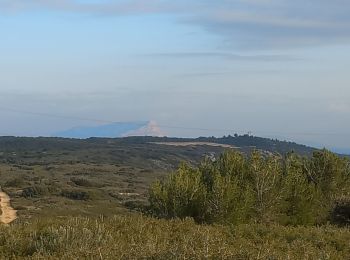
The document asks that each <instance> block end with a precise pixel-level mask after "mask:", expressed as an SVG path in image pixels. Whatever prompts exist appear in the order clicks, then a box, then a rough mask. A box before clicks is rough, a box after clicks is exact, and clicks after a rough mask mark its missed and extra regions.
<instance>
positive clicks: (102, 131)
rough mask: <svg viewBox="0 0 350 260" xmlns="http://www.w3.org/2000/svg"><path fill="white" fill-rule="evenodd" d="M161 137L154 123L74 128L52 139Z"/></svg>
mask: <svg viewBox="0 0 350 260" xmlns="http://www.w3.org/2000/svg"><path fill="white" fill-rule="evenodd" d="M146 135H147V136H163V134H162V131H161V130H160V128H159V127H158V126H157V123H156V122H154V121H141V122H116V123H113V124H108V125H100V126H92V127H76V128H72V129H69V130H66V131H62V132H58V133H56V134H54V135H53V136H54V137H63V138H77V139H86V138H90V137H101V138H116V137H126V136H146Z"/></svg>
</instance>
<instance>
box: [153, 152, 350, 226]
mask: <svg viewBox="0 0 350 260" xmlns="http://www.w3.org/2000/svg"><path fill="white" fill-rule="evenodd" d="M349 184H350V161H349V160H348V159H346V158H341V157H338V156H336V155H335V154H333V153H331V152H329V151H326V150H323V151H316V152H314V153H313V155H312V157H310V158H304V157H300V156H298V155H296V154H294V153H290V154H288V155H286V156H285V157H282V156H279V155H272V154H270V155H266V154H263V153H261V152H258V151H255V152H253V153H252V154H251V156H249V157H246V156H245V155H243V154H242V153H239V152H236V151H228V152H225V153H224V154H222V155H221V156H220V157H219V158H218V160H215V161H213V160H209V159H207V160H205V161H204V162H203V163H202V164H201V165H200V166H198V167H194V166H190V165H188V164H183V165H181V166H180V168H179V169H178V170H177V172H176V173H174V174H172V175H170V176H169V177H168V178H167V179H166V180H165V181H157V182H155V183H154V184H153V186H152V187H151V190H150V197H149V200H150V211H151V212H152V213H153V214H154V215H155V216H157V217H165V218H186V217H192V218H194V219H195V220H196V221H197V222H198V223H221V224H244V223H265V224H270V223H275V224H280V225H319V224H325V223H327V221H334V222H341V223H342V224H346V223H349V220H350V214H349V201H350V199H349V198H350V197H349V195H350V185H349ZM340 200H341V202H340Z"/></svg>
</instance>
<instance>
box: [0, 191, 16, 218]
mask: <svg viewBox="0 0 350 260" xmlns="http://www.w3.org/2000/svg"><path fill="white" fill-rule="evenodd" d="M10 201H11V199H10V197H9V196H8V195H7V194H6V193H5V192H0V208H1V212H2V214H1V215H0V222H1V223H4V224H10V223H11V222H12V221H14V220H15V219H16V218H17V210H14V209H13V208H12V207H11V204H10Z"/></svg>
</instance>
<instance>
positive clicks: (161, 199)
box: [149, 164, 206, 221]
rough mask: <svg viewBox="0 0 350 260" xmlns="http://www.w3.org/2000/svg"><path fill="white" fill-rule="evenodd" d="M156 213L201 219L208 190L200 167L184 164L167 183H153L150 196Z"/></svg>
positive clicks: (163, 215) (171, 216) (172, 216)
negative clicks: (202, 178) (203, 181)
mask: <svg viewBox="0 0 350 260" xmlns="http://www.w3.org/2000/svg"><path fill="white" fill-rule="evenodd" d="M149 200H150V203H151V204H152V210H153V211H154V213H155V214H156V215H158V216H161V217H170V218H184V217H186V216H188V215H191V216H192V217H193V218H195V219H196V220H197V221H201V220H202V218H203V216H204V214H205V212H204V211H203V210H204V209H205V203H206V191H205V186H204V184H203V183H202V180H201V174H200V171H199V170H198V169H194V168H192V167H190V166H189V165H186V164H182V165H181V166H180V168H179V169H178V170H177V172H176V174H172V175H170V176H169V178H168V181H167V182H165V183H160V182H156V183H154V184H153V186H152V188H151V192H150V197H149Z"/></svg>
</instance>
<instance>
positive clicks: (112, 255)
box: [0, 215, 350, 260]
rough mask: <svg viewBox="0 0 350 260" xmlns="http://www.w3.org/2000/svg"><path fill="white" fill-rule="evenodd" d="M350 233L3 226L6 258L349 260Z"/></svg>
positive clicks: (114, 224) (51, 223) (128, 221)
mask: <svg viewBox="0 0 350 260" xmlns="http://www.w3.org/2000/svg"><path fill="white" fill-rule="evenodd" d="M349 240H350V230H349V229H339V228H336V227H332V226H325V227H322V228H319V227H282V226H275V225H269V226H267V225H262V224H252V225H239V226H217V225H211V226H208V225H197V224H196V223H195V222H194V221H193V220H191V219H184V220H157V219H153V218H148V217H143V216H140V215H136V216H134V215H128V216H115V217H111V218H102V217H101V218H98V219H95V218H69V219H57V218H54V219H48V218H45V219H40V220H37V221H34V222H32V223H30V224H27V223H20V222H19V223H16V224H13V225H11V226H10V227H3V226H0V255H1V258H2V259H19V258H27V259H164V260H165V259H166V260H168V259H348V258H349V255H350V247H349Z"/></svg>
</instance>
